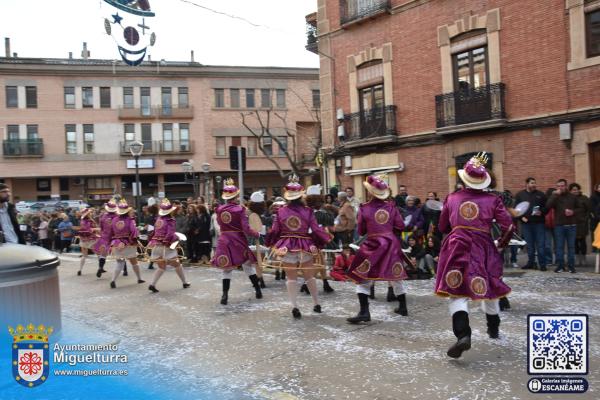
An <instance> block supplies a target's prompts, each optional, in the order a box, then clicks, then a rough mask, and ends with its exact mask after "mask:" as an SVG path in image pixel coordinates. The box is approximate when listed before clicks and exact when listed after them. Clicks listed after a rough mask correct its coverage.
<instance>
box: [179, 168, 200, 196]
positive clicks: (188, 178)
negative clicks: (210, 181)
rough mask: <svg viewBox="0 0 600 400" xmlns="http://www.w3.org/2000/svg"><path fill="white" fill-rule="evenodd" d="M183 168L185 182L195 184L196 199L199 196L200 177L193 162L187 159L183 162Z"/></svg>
mask: <svg viewBox="0 0 600 400" xmlns="http://www.w3.org/2000/svg"><path fill="white" fill-rule="evenodd" d="M181 169H183V178H184V180H185V183H191V184H192V185H194V199H197V198H198V192H199V186H200V178H199V177H197V176H196V174H195V173H194V166H193V165H192V163H191V162H189V161H186V162H182V163H181Z"/></svg>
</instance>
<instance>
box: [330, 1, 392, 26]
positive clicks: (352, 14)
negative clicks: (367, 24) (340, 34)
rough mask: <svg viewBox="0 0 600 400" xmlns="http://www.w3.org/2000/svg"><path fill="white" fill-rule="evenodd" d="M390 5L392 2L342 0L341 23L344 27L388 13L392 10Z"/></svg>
mask: <svg viewBox="0 0 600 400" xmlns="http://www.w3.org/2000/svg"><path fill="white" fill-rule="evenodd" d="M390 3H391V2H390V0H341V1H340V23H341V24H342V25H344V24H348V23H350V22H352V21H357V20H360V19H363V18H367V17H371V16H374V15H377V14H381V13H383V12H387V11H389V10H390V8H391V4H390Z"/></svg>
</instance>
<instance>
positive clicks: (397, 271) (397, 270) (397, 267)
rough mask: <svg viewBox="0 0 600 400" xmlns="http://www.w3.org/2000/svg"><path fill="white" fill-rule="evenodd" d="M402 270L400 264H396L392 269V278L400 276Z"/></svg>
mask: <svg viewBox="0 0 600 400" xmlns="http://www.w3.org/2000/svg"><path fill="white" fill-rule="evenodd" d="M402 270H404V267H402V263H399V262H397V263H395V264H394V266H393V267H392V274H394V276H400V275H402Z"/></svg>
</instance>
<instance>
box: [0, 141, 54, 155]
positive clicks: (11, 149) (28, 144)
mask: <svg viewBox="0 0 600 400" xmlns="http://www.w3.org/2000/svg"><path fill="white" fill-rule="evenodd" d="M2 153H3V155H4V157H6V158H12V157H14V158H17V157H43V156H44V141H43V140H42V139H7V140H4V141H3V143H2Z"/></svg>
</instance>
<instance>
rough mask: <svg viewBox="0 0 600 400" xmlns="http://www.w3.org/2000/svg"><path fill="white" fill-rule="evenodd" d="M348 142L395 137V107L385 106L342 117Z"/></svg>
mask: <svg viewBox="0 0 600 400" xmlns="http://www.w3.org/2000/svg"><path fill="white" fill-rule="evenodd" d="M344 121H345V122H346V123H345V130H346V135H345V138H346V140H348V141H351V140H361V139H367V138H372V137H378V136H389V135H396V106H385V107H377V108H372V109H370V110H364V111H361V112H357V113H353V114H347V115H344Z"/></svg>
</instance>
